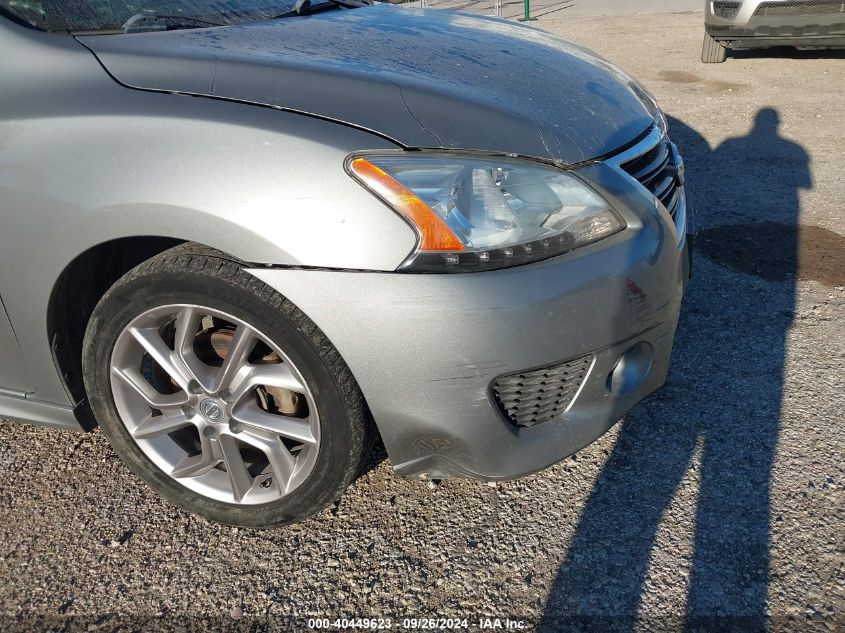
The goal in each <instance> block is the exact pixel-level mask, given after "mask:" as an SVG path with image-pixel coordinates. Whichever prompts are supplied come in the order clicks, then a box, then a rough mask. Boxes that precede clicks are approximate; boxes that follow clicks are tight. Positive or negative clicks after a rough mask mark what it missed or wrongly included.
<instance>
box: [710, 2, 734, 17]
mask: <svg viewBox="0 0 845 633" xmlns="http://www.w3.org/2000/svg"><path fill="white" fill-rule="evenodd" d="M739 5H740V3H739V2H714V3H713V14H714V15H715V16H716V17H717V18H722V19H724V20H733V19H734V18H735V17H736V14H737V13H739Z"/></svg>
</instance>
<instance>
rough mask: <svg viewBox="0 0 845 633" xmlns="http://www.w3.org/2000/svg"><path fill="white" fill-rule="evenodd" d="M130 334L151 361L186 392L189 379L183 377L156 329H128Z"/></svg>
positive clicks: (171, 353) (183, 373) (181, 371)
mask: <svg viewBox="0 0 845 633" xmlns="http://www.w3.org/2000/svg"><path fill="white" fill-rule="evenodd" d="M129 332H130V334H132V336H133V338H134V339H135V340H136V341H138V343H139V344H140V345H141V347H143V348H144V350H145V351H146V352H147V353H148V354H149V355H150V356H151V357H152V359H153V360H154V361H155V362H157V363H158V364H159V366H160V367H161V368H162V369H163V370H164V371H165V372H167V375H168V376H170V377H171V378H172V379H173V380H174V382H176V384H177V385H179V386H180V387H181V388H182V389H183V390H185V391H187V390H188V383H189V382H190V378H189V377H188V376H186V375H185V372H184V371H183V370H182V369H181V368H180V367H179V366H178V365H177V363H176V362H174V355H173V352H172V351H171V350H170V348H169V347H168V346H167V345H166V344H165V342H164V340H162V338H161V336H159V333H158V329H157V328H130V329H129Z"/></svg>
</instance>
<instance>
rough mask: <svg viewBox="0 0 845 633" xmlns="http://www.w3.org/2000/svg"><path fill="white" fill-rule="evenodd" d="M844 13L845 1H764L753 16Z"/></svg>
mask: <svg viewBox="0 0 845 633" xmlns="http://www.w3.org/2000/svg"><path fill="white" fill-rule="evenodd" d="M831 13H833V14H836V13H845V2H831V1H830V0H810V2H764V3H763V4H761V5H760V6H759V7H757V10H756V11H754V15H755V16H775V15H787V16H789V15H829V14H831Z"/></svg>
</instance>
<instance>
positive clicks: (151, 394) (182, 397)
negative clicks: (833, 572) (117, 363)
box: [112, 367, 188, 409]
mask: <svg viewBox="0 0 845 633" xmlns="http://www.w3.org/2000/svg"><path fill="white" fill-rule="evenodd" d="M112 374H113V375H114V376H116V377H117V378H120V379H121V380H122V381H123V382H125V383H126V384H127V385H129V386H130V387H131V388H132V389H133V390H134V391H135V393H137V394H138V395H139V396H141V398H143V399H144V401H145V402H146V403H147V404H148V405H150V406H151V407H155V408H156V409H166V408H168V407H178V406H180V405H183V404H185V403H186V402H188V394H186V393H185V392H184V391H180V392H178V393H172V394H163V393H159V392H158V391H156V390H155V389H153V386H152V385H151V384H150V383H148V382H147V381H146V380H145V379H144V377H143V376H142V375H141V372H140V371H138V370H137V369H125V368H122V367H112Z"/></svg>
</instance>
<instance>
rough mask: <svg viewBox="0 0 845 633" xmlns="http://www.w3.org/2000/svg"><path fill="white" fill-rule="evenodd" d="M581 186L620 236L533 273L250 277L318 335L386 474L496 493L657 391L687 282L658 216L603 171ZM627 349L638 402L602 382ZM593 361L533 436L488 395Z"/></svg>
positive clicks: (680, 256) (667, 224) (588, 171)
mask: <svg viewBox="0 0 845 633" xmlns="http://www.w3.org/2000/svg"><path fill="white" fill-rule="evenodd" d="M582 174H583V175H584V176H585V177H586V178H587V180H588V181H589V182H591V184H593V185H594V186H596V188H597V189H598V190H599V191H600V192H601V193H602V194H603V195H604V196H605V197H606V199H607V200H608V201H610V202H611V204H613V206H614V207H615V208H616V209H617V210H618V211H620V212H621V213H622V214H623V216H624V217H625V219H626V221H627V223H628V229H627V230H625V231H623V232H622V233H619V234H617V235H615V236H612V237H610V238H608V239H606V240H604V241H603V242H600V243H597V244H594V245H591V246H588V247H584V248H582V249H578V250H576V251H574V252H571V253H568V254H565V255H562V256H559V257H555V258H552V259H549V260H546V261H542V262H538V263H536V264H530V265H524V266H518V267H514V268H509V269H504V270H497V271H490V272H479V273H467V274H401V273H367V272H340V271H337V272H335V271H325V270H323V271H319V270H286V269H272V270H271V269H261V270H259V269H256V270H251V271H250V272H251V273H252V274H253V275H255V276H256V277H258V278H259V279H261V280H262V281H264V282H265V283H267V284H269V285H270V286H272V287H273V288H275V289H276V290H277V291H279V292H280V293H282V294H283V295H285V296H286V297H287V298H289V299H290V300H291V301H293V302H294V303H295V304H296V305H297V306H299V308H300V309H302V310H303V311H304V312H305V313H306V314H308V316H309V317H310V318H311V319H312V320H313V321H314V322H315V323H316V324H317V325H318V326H319V327H320V328H321V329H322V331H323V332H324V333H325V334H326V336H327V337H328V338H329V340H331V341H332V343H333V344H334V345H335V347H336V348H337V349H338V351H339V352H340V354H341V355H342V356H343V358H344V359H345V361H346V363H347V364H348V365H349V367H350V369H351V370H352V373H353V375H354V376H355V378H356V380H357V381H358V384H359V385H360V387H361V390H362V392H363V393H364V396H365V398H366V399H367V403H368V405H369V408H370V410H371V412H372V414H373V417H374V419H375V421H376V423H377V425H378V427H379V431H380V432H381V435H382V438H383V440H384V443H385V447H386V448H387V451H388V454H389V456H390V458H391V461H392V462H393V464H394V468H395V470H396V472H397V473H399V474H401V475H405V476H409V477H420V476H428V477H432V478H440V477H473V478H483V479H508V478H513V477H517V476H521V475H524V474H527V473H530V472H534V471H537V470H540V469H542V468H545V467H547V466H549V465H551V464H553V463H555V462H557V461H559V460H561V459H563V458H564V457H566V456H568V455H570V454H572V453H573V452H575V451H577V450H579V449H581V448H583V447H584V446H586V445H587V444H589V443H591V442H592V441H594V440H595V439H597V438H598V437H599V436H601V435H602V434H603V433H604V432H605V431H606V430H607V429H608V428H610V427H611V426H613V424H614V423H615V422H616V421H618V420H619V419H620V418H621V417H622V416H623V415H624V414H625V413H626V412H627V411H628V410H629V409H630V408H631V407H632V406H634V405H635V404H636V403H637V402H639V401H640V400H641V399H642V398H644V397H645V396H647V395H648V394H650V393H652V392H653V391H654V390H655V389H657V388H658V387H660V386H661V385H662V384H663V383H664V381H665V379H666V373H667V369H668V365H669V357H670V353H671V349H672V340H673V336H674V331H675V326H676V324H677V320H678V313H679V308H680V302H681V296H682V293H683V286H684V282H685V276H686V271H687V268H686V266H685V262H684V256H685V252H684V245H683V243H681V240H679V238H678V236H677V234H676V229H675V226H674V224H673V222H672V219H671V218H670V216H669V214H668V213H667V212H666V210H665V209H664V208H663V207H662V206H661V205H659V204H656V203H655V199H654V198H653V197H652V196H650V195H649V194H648V192H647V191H646V190H645V189H643V188H642V187H635V186H632V183H631V182H630V180H629V179H628V178H626V177H624V176H623V175H621V174H619V173H618V172H617V171H616V170H615V169H613V168H612V167H609V166H607V165H604V164H601V163H597V164H594V165H591V166H588V167H586V168H584V170H583V172H582ZM638 343H644V344H646V345H647V346H648V347H649V348H650V349H651V350H652V353H653V361H652V362H651V368H650V371H649V372H648V374H647V375H646V376H645V378H644V379H643V381H642V382H641V383H640V384H638V385H637V386H636V388H634V389H632V390H629V391H626V392H624V393H621V394H612V393H611V390H610V388H609V386H608V375H609V374H610V373H611V372H612V371H613V369H614V367H615V366H616V363H617V361H618V359H619V357H620V356H621V355H622V354H623V353H624V352H625V351H626V350H628V349H630V348H631V347H633V346H635V345H637V344H638ZM585 354H592V355H593V356H594V361H593V364H592V366H591V368H590V370H589V373H588V375H587V378H586V379H585V380H584V383H583V385H582V387H581V389H580V391H579V392H578V394H577V396H576V397H575V399H574V400H573V402H572V404H571V405H570V406H569V407H568V408H567V409H566V410H565V411H564V412H563V413H562V414H561V415H559V416H557V417H556V418H554V419H552V420H551V421H548V422H545V423H543V424H539V425H537V426H535V427H532V428H520V427H516V426H515V425H513V424H512V423H511V422H510V421H509V420H508V419H507V418H506V416H505V414H504V413H503V412H502V411H501V409H500V408H499V406H498V405H497V404H496V402H495V399H494V398H493V396H492V393H491V385H492V383H493V381H494V380H495V379H496V378H497V377H499V376H502V375H503V374H508V373H513V372H518V371H520V370H523V369H526V368H537V367H542V366H545V365H552V364H555V363H559V362H560V361H563V360H566V359H570V358H576V357H579V356H583V355H585Z"/></svg>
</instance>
